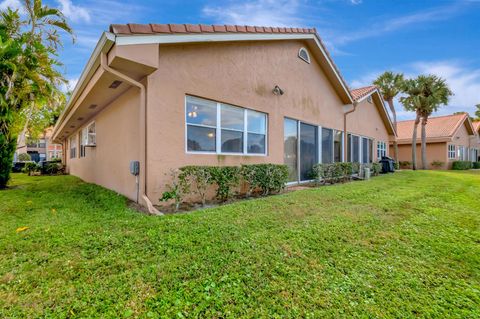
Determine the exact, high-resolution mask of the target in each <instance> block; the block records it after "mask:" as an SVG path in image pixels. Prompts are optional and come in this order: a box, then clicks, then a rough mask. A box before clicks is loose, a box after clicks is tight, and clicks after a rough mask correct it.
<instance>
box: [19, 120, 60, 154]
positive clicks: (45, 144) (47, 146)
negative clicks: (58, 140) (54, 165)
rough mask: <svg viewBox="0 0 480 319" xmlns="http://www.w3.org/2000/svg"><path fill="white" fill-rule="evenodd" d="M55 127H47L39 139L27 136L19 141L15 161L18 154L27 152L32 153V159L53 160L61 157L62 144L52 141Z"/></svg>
mask: <svg viewBox="0 0 480 319" xmlns="http://www.w3.org/2000/svg"><path fill="white" fill-rule="evenodd" d="M52 133H53V127H49V128H47V129H45V131H44V132H43V134H41V135H40V137H39V138H38V139H30V138H28V137H26V138H25V139H24V140H22V141H19V143H18V145H17V150H16V152H15V156H14V158H15V161H16V160H17V159H18V155H19V154H22V153H27V154H29V155H30V157H31V159H32V161H35V162H40V161H51V160H53V159H57V158H58V159H61V158H62V156H63V153H62V144H54V143H52V142H51V140H50V138H51V137H52Z"/></svg>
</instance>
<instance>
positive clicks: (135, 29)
mask: <svg viewBox="0 0 480 319" xmlns="http://www.w3.org/2000/svg"><path fill="white" fill-rule="evenodd" d="M110 32H112V33H115V34H119V35H122V34H123V35H130V34H156V33H201V32H219V33H227V32H237V33H240V32H241V33H245V32H246V33H312V34H315V33H317V31H316V30H315V28H277V27H262V26H243V25H205V24H152V23H151V24H135V23H128V24H112V25H110Z"/></svg>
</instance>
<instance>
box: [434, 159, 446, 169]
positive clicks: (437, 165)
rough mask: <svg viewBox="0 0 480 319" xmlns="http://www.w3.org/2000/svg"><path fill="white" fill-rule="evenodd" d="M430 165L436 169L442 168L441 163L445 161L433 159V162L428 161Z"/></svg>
mask: <svg viewBox="0 0 480 319" xmlns="http://www.w3.org/2000/svg"><path fill="white" fill-rule="evenodd" d="M430 165H432V167H434V168H437V169H438V168H442V167H443V165H445V163H444V162H441V161H433V162H431V163H430Z"/></svg>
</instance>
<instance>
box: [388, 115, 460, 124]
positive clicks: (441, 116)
mask: <svg viewBox="0 0 480 319" xmlns="http://www.w3.org/2000/svg"><path fill="white" fill-rule="evenodd" d="M455 116H462V117H464V116H468V115H467V113H462V114H448V115H438V116H429V117H428V119H429V120H432V119H439V118H443V117H455ZM414 121H415V119H412V120H402V121H397V124H398V123H404V122H414Z"/></svg>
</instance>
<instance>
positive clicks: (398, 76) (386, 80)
mask: <svg viewBox="0 0 480 319" xmlns="http://www.w3.org/2000/svg"><path fill="white" fill-rule="evenodd" d="M403 82H404V78H403V74H402V73H393V72H391V71H386V72H384V73H383V74H381V75H380V76H379V77H378V78H377V79H376V80H375V81H373V84H374V85H376V86H377V87H378V88H379V89H380V92H381V93H382V96H383V99H384V100H385V101H386V102H387V103H388V106H389V107H390V112H391V113H392V117H393V127H394V128H395V131H396V130H397V112H396V111H395V106H394V104H393V99H394V98H395V97H396V96H397V95H398V94H399V93H400V92H401V90H402V87H403ZM393 154H394V155H393V156H394V158H395V162H398V144H397V141H396V140H395V141H393Z"/></svg>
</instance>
